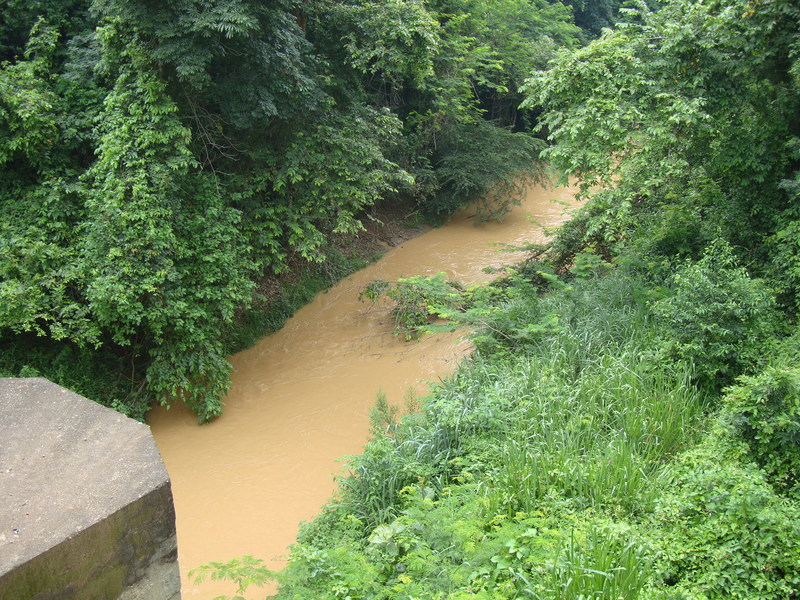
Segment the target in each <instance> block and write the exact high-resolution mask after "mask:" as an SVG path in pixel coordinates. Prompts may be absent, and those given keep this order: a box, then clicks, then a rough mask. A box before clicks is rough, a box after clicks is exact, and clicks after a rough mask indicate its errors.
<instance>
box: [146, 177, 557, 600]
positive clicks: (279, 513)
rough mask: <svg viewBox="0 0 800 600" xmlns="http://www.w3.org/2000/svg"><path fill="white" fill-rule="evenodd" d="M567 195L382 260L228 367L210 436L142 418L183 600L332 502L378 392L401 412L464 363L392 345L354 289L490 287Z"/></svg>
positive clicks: (457, 222) (433, 237)
mask: <svg viewBox="0 0 800 600" xmlns="http://www.w3.org/2000/svg"><path fill="white" fill-rule="evenodd" d="M571 196H572V192H571V190H568V189H563V188H562V189H559V190H545V189H542V188H532V189H531V190H529V193H528V195H527V197H526V200H525V202H524V203H523V205H522V206H520V207H517V208H515V209H514V210H513V211H512V213H511V214H510V215H509V216H508V218H507V219H506V220H505V221H504V222H503V223H487V224H484V225H481V226H479V227H475V226H474V225H473V222H472V219H470V218H469V216H470V215H469V214H462V215H460V216H459V217H458V218H455V219H453V220H451V221H450V222H449V223H447V224H446V225H445V226H443V227H441V228H438V229H435V230H432V231H430V232H428V233H425V234H424V235H420V236H417V237H414V238H413V239H408V240H406V241H404V242H402V243H400V244H399V245H397V246H396V247H393V248H391V249H390V250H388V251H387V252H386V253H385V255H384V256H383V257H382V258H381V259H380V260H379V261H377V262H375V263H373V264H372V265H370V266H369V267H368V268H367V269H364V270H362V271H359V272H358V273H355V274H353V275H351V276H350V277H348V278H345V279H344V280H342V281H341V282H339V283H338V284H337V285H335V286H334V287H332V288H331V289H330V290H328V291H327V292H325V293H322V294H319V295H318V296H317V297H316V298H315V299H314V300H313V302H311V303H310V304H308V305H307V306H305V307H303V308H302V309H301V310H300V311H298V312H297V313H296V314H295V315H294V316H293V317H291V318H290V319H289V320H288V321H287V323H286V325H285V326H284V327H283V328H282V329H281V330H280V331H278V332H276V333H275V334H273V335H271V336H269V337H267V338H265V339H263V340H262V341H261V342H259V343H258V344H257V345H256V346H254V347H253V348H250V349H248V350H245V351H242V352H240V353H238V354H236V355H235V356H233V357H232V358H231V362H232V364H233V365H234V373H233V377H232V382H233V385H232V388H231V391H230V393H229V394H228V396H227V397H226V398H225V403H226V407H225V411H224V413H223V415H222V417H221V418H219V419H218V420H217V421H215V422H213V423H211V424H210V425H207V426H203V427H199V426H197V424H196V417H195V416H194V415H193V414H191V413H190V412H189V411H188V410H185V408H184V407H183V406H182V405H180V406H179V405H176V406H175V407H173V409H172V410H170V411H164V410H163V409H156V410H154V411H153V413H151V416H150V419H149V422H150V424H151V427H152V430H153V434H154V436H155V438H156V442H157V444H158V445H159V449H160V451H161V454H162V456H163V457H164V460H165V463H166V465H167V470H168V472H169V473H170V476H171V478H172V483H173V493H174V496H175V503H176V511H177V518H178V538H179V542H178V547H179V559H180V562H181V570H182V576H183V585H184V597H186V598H197V599H199V600H206V599H207V598H212V597H213V596H214V594H220V593H225V591H227V590H228V589H229V588H227V587H225V586H220V585H219V584H217V587H215V586H214V585H213V584H204V585H203V586H194V585H193V584H192V583H191V582H189V581H188V578H187V576H186V574H187V572H188V570H189V569H191V568H193V567H195V566H197V565H199V564H202V563H205V562H209V561H213V560H220V559H224V558H226V557H232V556H239V555H244V554H250V555H253V556H258V557H261V558H264V559H265V560H266V561H267V562H268V563H269V564H270V565H272V566H278V567H279V566H281V565H282V564H283V557H284V555H285V554H286V549H287V547H288V545H289V544H291V543H292V542H293V540H294V537H295V535H296V532H297V525H298V523H299V521H301V520H305V519H310V518H311V517H312V516H314V515H315V514H316V513H317V512H318V511H319V508H320V507H321V506H322V504H323V503H324V502H325V501H326V500H327V499H328V498H329V497H330V495H331V494H332V493H333V491H334V490H335V485H336V484H335V481H334V477H333V476H332V475H333V474H335V473H338V472H339V470H340V469H341V465H340V463H339V462H338V461H337V459H339V458H340V457H342V456H346V455H350V454H355V453H357V452H359V451H360V450H361V448H362V446H363V444H364V443H365V441H366V439H367V434H368V423H369V418H368V413H369V409H370V407H371V406H372V405H373V403H374V401H375V396H376V394H377V393H378V391H383V392H385V393H386V394H387V396H388V398H389V400H390V402H392V403H393V404H399V403H400V402H401V401H402V398H403V396H404V395H405V394H406V393H407V390H408V389H409V388H410V389H413V390H415V391H416V392H417V393H424V391H425V388H426V385H425V382H426V381H436V380H438V379H439V378H441V377H445V376H446V375H447V374H448V373H450V372H451V371H452V370H453V369H454V368H455V366H456V365H457V364H458V361H459V360H460V358H461V357H463V356H464V355H465V354H466V353H467V352H468V350H469V348H470V345H469V342H467V341H465V340H461V339H459V338H458V337H457V336H456V335H452V334H451V335H448V336H443V335H437V336H432V337H428V338H424V339H423V340H421V341H420V342H416V343H412V344H407V343H405V342H402V341H400V340H398V339H396V338H395V337H394V336H392V334H391V331H392V325H391V322H390V319H389V317H388V312H389V307H388V306H385V305H378V306H373V305H370V304H364V303H362V302H359V300H358V292H359V291H360V290H361V289H362V288H363V286H364V285H366V283H368V282H369V281H371V280H373V279H377V278H380V279H386V280H393V279H396V278H398V277H402V276H411V275H417V274H434V273H436V272H439V271H444V272H446V273H447V274H448V276H450V277H454V278H457V279H460V280H462V281H464V282H466V283H476V282H480V281H483V280H488V279H490V276H489V275H487V274H486V273H484V272H483V269H484V267H487V266H496V267H499V266H502V265H503V264H510V263H512V262H514V261H515V260H516V259H517V257H515V256H514V255H513V254H511V253H500V252H498V246H497V244H498V243H499V244H509V245H512V246H514V245H522V244H524V243H526V242H530V241H537V240H536V236H540V235H541V229H540V227H538V226H537V225H535V224H534V222H536V223H540V224H542V225H546V226H554V225H556V224H557V223H558V222H560V220H562V219H563V218H564V215H563V212H564V207H563V204H560V203H554V202H551V200H552V199H554V198H555V199H558V200H559V201H562V202H563V201H568V200H569V199H570V198H571ZM383 241H384V242H385V243H390V242H389V240H386V238H383ZM538 241H542V239H541V238H539V240H538Z"/></svg>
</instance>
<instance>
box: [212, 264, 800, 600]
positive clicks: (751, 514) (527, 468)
mask: <svg viewBox="0 0 800 600" xmlns="http://www.w3.org/2000/svg"><path fill="white" fill-rule="evenodd" d="M591 258H592V257H586V260H584V259H583V258H578V259H577V260H576V261H575V262H574V267H573V269H572V271H571V272H568V273H566V274H565V275H564V276H562V277H556V276H555V275H553V274H552V272H549V271H547V270H546V269H545V268H544V267H543V266H536V265H530V264H529V265H527V266H524V267H522V268H519V269H517V270H516V272H514V273H512V274H511V275H510V276H508V277H506V278H504V279H503V280H501V281H499V282H496V284H495V285H493V286H491V287H490V288H485V289H482V290H479V289H463V288H460V287H459V286H458V285H456V284H453V283H451V282H447V281H446V280H445V279H444V278H443V277H442V276H438V277H434V278H412V279H409V280H402V281H399V282H395V283H388V282H382V283H379V284H378V285H374V286H373V287H372V288H371V290H369V291H368V294H372V295H377V294H381V293H385V294H387V295H389V296H390V297H391V295H392V293H394V295H395V299H398V300H402V302H398V304H397V306H398V309H397V310H398V311H401V312H402V311H410V312H413V313H414V315H415V316H414V318H415V319H416V320H414V321H413V322H412V321H409V322H410V323H411V325H412V327H413V330H412V333H413V335H408V334H407V332H406V331H404V330H403V326H404V324H403V318H402V316H400V318H398V328H399V333H400V334H401V335H405V336H407V337H414V336H418V335H425V334H426V332H427V331H430V330H432V329H436V328H437V327H438V328H441V327H451V328H453V327H473V328H475V334H474V340H475V344H476V352H475V354H474V355H473V356H472V357H471V358H470V359H469V360H467V361H465V362H464V363H463V364H462V365H461V366H460V368H459V369H458V371H457V372H456V373H455V374H454V375H453V376H452V377H451V378H450V379H448V380H446V381H444V382H442V383H440V384H438V385H436V386H434V387H433V388H432V390H431V393H430V395H429V396H428V397H427V398H424V399H423V401H422V403H423V406H422V410H421V411H416V412H409V413H408V414H406V415H405V416H403V417H402V418H398V416H397V414H396V411H395V410H393V409H392V408H391V407H390V406H388V405H387V404H386V402H385V399H383V400H381V399H380V398H379V401H378V403H377V405H376V409H375V411H374V412H373V428H372V432H373V439H372V440H371V441H370V442H369V443H368V444H367V446H366V447H365V449H364V452H363V454H361V455H359V456H355V457H352V458H351V459H350V461H349V474H348V475H347V476H345V477H343V478H342V479H341V481H340V489H339V493H338V494H337V495H336V496H335V497H334V498H333V499H332V501H331V502H330V503H329V505H328V506H326V507H325V509H324V510H323V511H322V513H321V514H320V515H319V516H318V517H317V519H315V520H314V521H313V522H311V523H309V524H307V525H305V526H304V527H303V528H302V530H301V533H300V536H299V538H298V544H297V545H296V546H295V547H294V549H293V551H292V556H291V561H290V564H289V566H288V567H287V568H286V570H284V571H283V572H281V573H278V574H276V577H277V578H278V580H279V581H280V582H281V588H280V591H279V592H278V594H277V596H276V597H277V598H279V599H283V598H287V599H288V598H292V599H305V598H308V599H312V598H313V599H315V600H316V599H328V598H330V599H334V598H335V599H345V598H352V599H356V598H365V599H366V598H370V599H372V598H386V599H389V598H392V599H394V598H414V599H416V598H432V599H434V598H435V599H448V600H455V599H465V598H483V599H487V600H488V599H491V600H501V599H509V600H510V599H516V598H531V599H537V600H545V599H547V600H551V599H552V600H556V599H558V600H564V599H574V600H578V599H581V600H586V599H594V600H599V599H608V600H619V599H620V598H624V599H630V600H634V599H645V598H653V599H659V600H666V599H668V598H669V599H685V600H690V599H691V600H695V599H696V600H700V599H704V600H707V599H710V598H741V599H745V598H764V599H777V598H788V599H791V598H797V597H800V595H799V594H798V592H797V590H798V589H800V527H798V525H797V523H798V522H800V521H798V519H797V516H798V510H800V507H799V506H798V496H797V489H798V482H797V475H798V467H799V466H800V461H798V454H797V452H796V447H797V440H798V435H800V433H799V432H800V418H798V413H800V410H798V407H797V400H796V399H797V385H798V383H797V382H798V379H797V374H796V369H793V368H792V367H791V364H790V362H789V363H787V360H789V359H787V356H789V355H791V351H792V350H791V349H792V348H796V347H800V346H798V345H797V343H792V342H791V341H788V342H786V343H785V344H783V345H782V346H780V348H778V347H776V346H769V345H768V344H766V342H765V341H764V336H763V335H757V334H758V333H760V332H763V331H765V330H769V329H770V327H771V324H770V323H769V320H770V319H773V318H774V313H773V309H772V307H771V306H770V304H769V303H766V304H764V305H763V306H764V308H763V309H762V308H760V306H762V304H760V303H757V302H755V301H753V303H752V306H745V308H744V309H742V308H741V306H742V305H743V304H744V305H746V304H747V303H748V302H751V300H752V299H753V298H756V297H757V296H758V295H759V294H763V293H764V288H763V285H762V284H761V283H760V282H758V281H755V280H751V279H749V277H748V276H747V275H746V273H744V271H742V270H741V269H739V267H738V266H736V265H735V264H733V263H732V262H731V261H728V262H726V261H725V260H723V261H720V262H719V263H718V264H716V265H715V266H714V267H713V269H714V277H713V278H710V277H708V275H707V273H706V272H705V271H703V269H706V268H711V267H706V266H705V263H703V262H702V261H701V263H700V264H699V266H698V267H696V268H695V267H687V266H681V265H678V266H676V268H675V276H674V278H673V279H670V280H669V281H667V282H666V284H665V285H663V286H660V287H659V288H654V287H653V286H652V284H649V283H646V280H645V278H642V277H640V276H639V275H638V274H637V272H636V269H635V268H634V267H632V266H631V265H632V264H633V263H629V264H626V263H625V261H620V265H621V266H619V267H617V268H615V269H611V268H610V265H608V263H605V262H604V261H602V260H591ZM709 261H710V259H707V260H706V262H707V263H708V262H709ZM726 269H727V270H728V271H729V272H727V273H725V272H724V271H725V270H726ZM720 271H723V272H721V273H720ZM693 277H694V278H699V279H701V280H702V283H703V285H697V284H694V285H693V284H692V281H691V280H692V278H693ZM727 282H733V283H731V284H729V283H727ZM731 285H734V286H735V287H736V289H737V290H739V291H740V292H743V293H742V294H740V295H739V296H737V297H734V298H730V297H729V292H730V290H729V288H730V287H731ZM396 290H399V291H396ZM751 292H752V293H751ZM737 298H738V302H739V304H737ZM403 303H405V304H403ZM704 306H706V307H708V306H710V307H713V310H712V311H710V312H704V311H703V307H704ZM676 307H683V309H684V310H687V311H690V312H692V313H693V314H695V315H698V316H697V317H696V318H695V320H694V324H695V325H694V326H698V327H703V319H706V321H707V322H708V323H709V324H710V325H713V327H710V326H709V327H708V328H707V329H705V330H706V331H717V332H719V331H720V330H723V332H722V333H723V334H724V335H717V336H714V337H713V338H709V339H711V342H713V347H712V350H713V352H712V354H713V357H714V361H715V362H713V364H710V365H708V364H704V363H703V362H702V354H703V352H702V347H700V346H692V347H690V346H688V345H686V344H685V342H680V340H682V339H686V338H681V337H680V335H682V331H683V330H682V329H681V327H683V325H682V323H683V321H681V320H680V319H679V318H678V316H677V314H678V313H677V312H676V310H677V308H676ZM741 315H746V318H741ZM729 329H730V330H733V331H734V332H735V335H731V334H730V333H729V332H728V330H729ZM676 332H677V333H676ZM754 332H755V333H754ZM751 334H752V335H751ZM676 340H677V341H678V342H680V343H683V344H684V345H683V346H681V347H680V348H681V351H680V352H676V351H675V348H676ZM762 342H763V343H762ZM743 344H745V345H746V346H743ZM747 344H749V345H747ZM738 350H744V351H745V352H747V353H748V355H750V356H760V357H762V358H761V360H760V361H759V362H758V363H757V364H755V365H748V369H747V370H745V369H744V368H743V367H742V365H739V364H738V363H737V362H736V361H735V360H728V359H727V357H733V356H735V352H736V351H738ZM792 356H793V355H792ZM781 357H782V358H781ZM723 364H724V366H725V369H726V372H725V377H726V380H734V381H736V386H734V387H730V388H727V389H725V390H723V391H722V392H720V390H719V387H718V386H714V385H710V384H709V377H710V375H713V373H715V372H717V373H718V372H720V370H721V367H720V366H719V365H723ZM737 368H738V369H739V371H738V374H737V371H736V369H737ZM759 369H761V370H759ZM754 370H755V371H754ZM737 376H738V379H736V377H737ZM223 571H224V569H223ZM217 572H218V573H219V572H220V571H217Z"/></svg>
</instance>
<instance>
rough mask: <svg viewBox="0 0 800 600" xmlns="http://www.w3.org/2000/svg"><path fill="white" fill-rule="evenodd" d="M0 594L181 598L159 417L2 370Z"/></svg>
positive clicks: (19, 597)
mask: <svg viewBox="0 0 800 600" xmlns="http://www.w3.org/2000/svg"><path fill="white" fill-rule="evenodd" d="M0 432H2V439H0V599H5V598H8V599H12V598H13V599H14V600H25V599H35V600H51V599H52V600H68V599H72V598H75V599H78V598H80V599H81V600H84V599H88V600H92V599H98V600H100V599H102V600H114V599H117V598H122V599H123V600H138V598H148V600H150V599H152V600H162V599H163V600H176V599H177V598H179V597H180V578H179V574H178V564H177V546H176V541H175V513H174V508H173V505H172V492H171V488H170V482H169V477H168V476H167V472H166V469H165V468H164V465H163V463H162V461H161V456H160V455H159V453H158V449H157V448H156V446H155V443H154V442H153V439H152V436H151V434H150V428H149V427H147V425H144V424H142V423H138V422H136V421H133V420H131V419H128V418H127V417H124V416H122V415H120V414H119V413H116V412H114V411H112V410H110V409H107V408H105V407H103V406H100V405H99V404H96V403H94V402H91V401H89V400H87V399H85V398H82V397H81V396H78V395H77V394H74V393H72V392H69V391H68V390H65V389H64V388H61V387H60V386H57V385H55V384H53V383H51V382H49V381H47V380H45V379H39V378H37V379H0Z"/></svg>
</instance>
